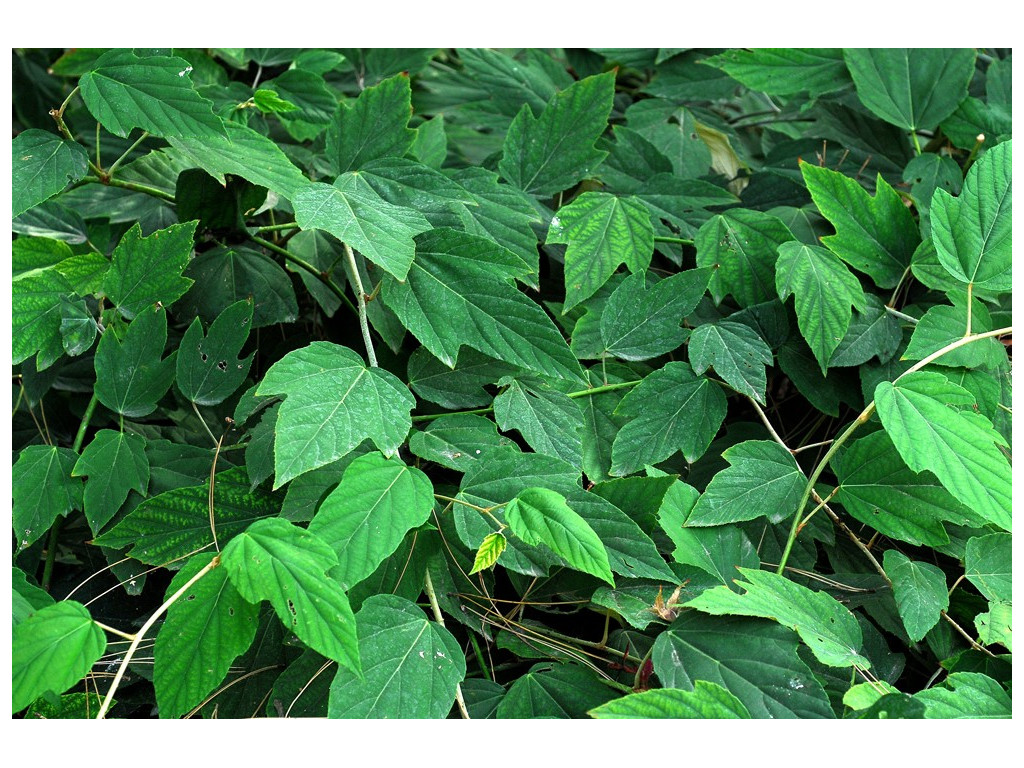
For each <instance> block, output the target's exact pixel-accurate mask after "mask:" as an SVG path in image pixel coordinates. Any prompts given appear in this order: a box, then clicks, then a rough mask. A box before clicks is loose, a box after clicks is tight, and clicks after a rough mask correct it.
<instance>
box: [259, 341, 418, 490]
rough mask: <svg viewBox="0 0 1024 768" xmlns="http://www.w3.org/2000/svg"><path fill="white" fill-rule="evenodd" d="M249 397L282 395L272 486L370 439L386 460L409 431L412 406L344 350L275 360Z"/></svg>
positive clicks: (318, 348) (391, 381)
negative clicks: (254, 393) (253, 393)
mask: <svg viewBox="0 0 1024 768" xmlns="http://www.w3.org/2000/svg"><path fill="white" fill-rule="evenodd" d="M256 394H257V395H260V396H266V395H283V396H285V400H284V403H282V405H281V410H280V411H279V413H278V416H277V424H276V426H275V428H274V488H275V489H277V488H280V487H281V486H282V485H284V484H285V483H286V482H288V481H289V480H291V479H292V478H293V477H297V476H298V475H301V474H302V473H303V472H308V471H309V470H311V469H316V468H317V467H321V466H323V465H324V464H329V463H330V462H332V461H334V460H336V459H340V458H341V457H342V456H344V455H345V454H346V453H348V452H349V451H351V450H352V449H353V448H355V447H356V446H357V445H359V443H361V442H362V441H363V440H365V439H367V438H369V439H371V440H372V441H373V443H374V445H376V446H377V448H378V449H379V450H380V451H381V453H383V454H384V455H385V456H392V455H394V454H395V453H396V452H397V451H398V448H399V446H400V445H401V444H402V443H403V442H405V437H406V435H407V434H408V433H409V430H410V429H411V428H412V421H411V420H410V418H409V413H410V411H411V410H412V408H413V406H414V405H415V403H416V401H415V399H414V398H413V396H412V395H411V394H410V393H409V390H408V389H407V388H406V387H405V385H404V384H402V382H401V381H400V380H399V379H398V378H397V377H396V376H395V375H394V374H392V373H389V372H388V371H385V370H384V369H382V368H368V367H367V366H366V365H365V364H364V363H363V359H362V358H361V357H360V356H359V355H357V354H356V353H355V352H353V351H352V350H351V349H349V348H348V347H342V346H339V345H337V344H332V343H330V342H326V341H315V342H313V343H312V344H310V345H309V346H307V347H303V348H302V349H297V350H295V351H293V352H289V353H288V354H287V355H285V356H284V357H283V358H281V359H280V360H278V361H277V362H276V363H274V364H273V365H272V366H271V367H270V370H268V371H267V373H266V375H265V376H264V377H263V381H262V382H260V384H259V387H258V389H257V390H256Z"/></svg>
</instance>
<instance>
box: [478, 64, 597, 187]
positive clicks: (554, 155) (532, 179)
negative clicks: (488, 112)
mask: <svg viewBox="0 0 1024 768" xmlns="http://www.w3.org/2000/svg"><path fill="white" fill-rule="evenodd" d="M614 91H615V74H614V73H613V72H606V73H604V74H600V75H594V76H592V77H587V78H584V79H583V80H580V81H578V82H576V83H573V84H572V85H570V86H569V87H568V88H566V89H565V90H564V91H561V92H559V93H557V94H555V95H554V96H553V97H552V98H551V100H550V101H549V102H548V104H547V106H546V107H545V108H544V111H543V112H542V113H541V115H540V117H535V116H534V114H533V112H532V111H531V109H530V107H529V105H528V104H524V105H523V107H522V108H521V109H520V110H519V113H518V114H517V115H516V117H515V119H514V120H513V121H512V125H511V126H509V129H508V133H507V134H506V136H505V143H504V145H503V146H502V155H501V160H500V161H499V163H498V171H499V172H500V173H501V175H502V176H503V177H504V178H506V179H508V181H509V182H510V183H511V184H513V185H514V186H516V187H519V188H520V189H522V190H524V191H526V192H529V193H530V194H532V195H536V196H538V197H546V196H549V195H554V194H556V193H557V192H561V191H563V190H566V189H568V188H569V187H571V186H573V185H574V184H576V182H578V181H580V180H581V179H585V178H587V176H589V175H590V173H591V172H592V171H593V169H594V168H595V167H596V166H597V165H598V163H600V162H601V161H602V160H603V159H604V158H605V156H606V155H607V153H606V152H601V151H599V150H596V149H594V142H596V141H597V139H598V138H599V137H600V136H601V134H602V133H604V131H605V129H606V128H607V127H608V116H609V114H610V113H611V108H612V97H613V96H614Z"/></svg>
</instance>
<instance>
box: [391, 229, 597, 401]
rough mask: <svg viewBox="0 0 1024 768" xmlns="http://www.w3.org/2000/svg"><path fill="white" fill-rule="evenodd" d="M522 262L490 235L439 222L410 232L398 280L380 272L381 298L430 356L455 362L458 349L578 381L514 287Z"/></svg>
mask: <svg viewBox="0 0 1024 768" xmlns="http://www.w3.org/2000/svg"><path fill="white" fill-rule="evenodd" d="M529 274H530V268H529V266H528V265H527V264H526V262H524V261H523V260H522V259H520V258H519V257H518V256H516V255H515V254H514V253H512V252H511V251H508V250H506V249H504V248H502V247H501V246H498V245H495V244H494V243H493V242H491V241H490V240H485V239H484V238H482V237H478V236H475V235H470V234H467V233H465V232H458V231H456V230H454V229H448V228H440V229H434V230H431V231H430V232H425V233H423V234H422V235H419V236H418V237H417V238H416V259H415V261H414V262H413V265H412V267H411V268H410V270H409V275H408V277H407V279H406V281H405V282H404V283H400V282H398V281H397V280H394V279H392V278H391V277H390V276H385V277H384V288H383V292H382V297H383V300H384V303H385V304H387V306H388V307H390V308H391V310H392V311H393V312H394V313H395V314H396V315H398V317H399V318H400V319H401V321H402V324H403V325H405V327H406V328H408V329H409V331H411V332H412V334H413V335H414V336H416V338H418V339H419V340H420V342H422V344H423V346H425V347H426V348H427V349H428V350H429V351H430V353H431V354H432V355H434V356H435V357H436V358H438V359H439V360H440V361H441V362H443V363H444V364H446V365H448V366H449V367H454V366H455V360H456V358H457V357H458V354H459V348H460V347H462V346H463V345H465V346H469V347H473V348H474V349H476V350H477V351H479V352H483V353H484V354H485V355H488V356H490V357H493V358H495V359H497V360H501V361H503V362H505V363H508V364H510V365H514V366H518V367H520V368H525V369H527V370H529V371H533V372H535V373H540V374H544V375H548V376H556V377H558V378H562V379H569V380H571V381H573V382H583V383H585V380H584V379H583V369H582V368H581V367H580V364H579V361H578V360H576V357H575V356H574V355H573V354H572V352H571V351H570V350H569V345H568V344H566V343H565V339H564V338H562V334H561V333H560V332H559V331H558V329H557V328H556V327H555V324H554V323H553V322H552V320H551V318H550V317H549V316H548V315H547V313H545V312H544V310H543V309H541V308H540V306H539V305H538V304H537V303H536V302H534V301H533V300H532V299H530V298H529V297H527V296H526V295H525V294H524V293H522V292H521V291H520V290H519V289H518V288H517V287H516V286H515V283H514V281H515V279H516V278H522V277H525V276H527V275H529Z"/></svg>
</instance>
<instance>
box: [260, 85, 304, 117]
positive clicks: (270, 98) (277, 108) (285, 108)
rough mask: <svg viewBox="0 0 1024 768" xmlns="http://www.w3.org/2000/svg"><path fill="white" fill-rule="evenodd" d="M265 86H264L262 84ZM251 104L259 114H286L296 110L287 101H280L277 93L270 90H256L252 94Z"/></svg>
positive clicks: (295, 107)
mask: <svg viewBox="0 0 1024 768" xmlns="http://www.w3.org/2000/svg"><path fill="white" fill-rule="evenodd" d="M264 85H265V84H264ZM252 103H253V104H255V105H256V109H258V110H259V111H260V112H263V113H267V112H271V113H286V112H294V111H296V110H297V109H298V107H297V106H295V105H294V104H292V103H291V102H290V101H288V100H287V99H282V98H281V96H280V95H279V94H278V92H277V91H275V90H273V89H272V88H257V89H256V90H255V91H254V92H253V94H252Z"/></svg>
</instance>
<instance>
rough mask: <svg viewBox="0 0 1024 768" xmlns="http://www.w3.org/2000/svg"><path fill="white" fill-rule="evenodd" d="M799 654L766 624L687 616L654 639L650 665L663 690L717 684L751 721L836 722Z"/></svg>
mask: <svg viewBox="0 0 1024 768" xmlns="http://www.w3.org/2000/svg"><path fill="white" fill-rule="evenodd" d="M720 589H726V588H725V587H720ZM798 648H799V642H798V641H797V638H796V636H795V635H794V634H793V633H792V632H790V631H789V630H787V629H786V628H785V627H780V626H778V625H777V624H772V623H771V622H769V621H764V620H761V619H747V618H741V617H735V616H730V617H727V618H719V617H712V616H705V615H703V614H700V613H697V612H696V611H687V612H685V613H683V614H682V615H681V616H680V617H679V618H678V619H676V621H675V622H674V623H673V624H672V626H671V627H669V628H668V629H667V630H665V631H664V632H662V633H661V634H659V635H658V638H657V640H655V642H654V648H653V652H652V654H651V660H652V662H653V663H654V673H655V674H656V675H657V676H658V679H659V680H660V681H661V683H662V685H664V686H666V687H667V688H671V689H681V690H685V691H692V690H694V688H695V687H696V686H697V685H699V684H700V683H701V681H708V682H711V683H716V684H717V685H720V686H722V687H723V688H724V689H725V690H727V691H729V693H731V694H732V695H733V696H735V697H736V698H737V699H738V700H739V701H740V702H742V704H743V706H744V707H746V709H747V710H748V711H749V712H750V715H751V716H752V717H756V718H801V719H817V718H834V717H835V714H834V713H833V712H832V707H831V706H830V705H829V701H828V697H827V696H826V695H825V691H824V690H823V689H822V686H821V683H820V682H818V680H817V679H815V676H814V675H813V674H812V672H811V669H810V668H809V667H808V666H807V664H805V663H804V662H803V660H801V658H800V656H799V655H798V653H797V649H798Z"/></svg>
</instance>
